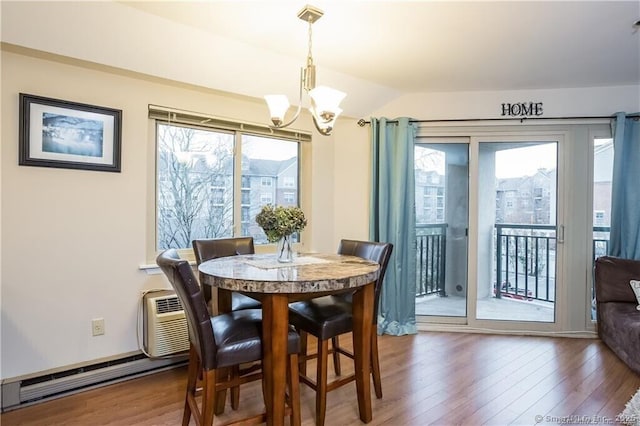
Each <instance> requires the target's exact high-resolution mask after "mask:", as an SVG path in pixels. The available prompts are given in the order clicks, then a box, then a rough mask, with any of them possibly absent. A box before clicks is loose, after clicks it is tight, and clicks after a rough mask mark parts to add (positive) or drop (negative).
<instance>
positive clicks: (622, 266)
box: [595, 256, 640, 374]
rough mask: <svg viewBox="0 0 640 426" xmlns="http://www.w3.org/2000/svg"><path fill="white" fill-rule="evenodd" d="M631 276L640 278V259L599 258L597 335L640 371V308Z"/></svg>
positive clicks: (596, 276)
mask: <svg viewBox="0 0 640 426" xmlns="http://www.w3.org/2000/svg"><path fill="white" fill-rule="evenodd" d="M630 280H640V260H629V259H620V258H616V257H610V256H603V257H599V258H598V259H596V266H595V287H596V313H597V319H598V336H600V338H601V339H602V341H603V342H604V343H605V344H606V345H607V346H609V348H611V350H612V351H613V352H614V353H615V354H616V355H617V356H618V357H619V358H620V359H621V360H622V361H623V362H624V363H625V364H627V365H628V366H629V368H631V369H632V370H633V371H635V372H636V373H638V374H640V311H638V310H637V309H636V306H637V305H638V301H637V299H636V296H635V294H634V292H633V290H632V289H631V286H630V285H629V281H630Z"/></svg>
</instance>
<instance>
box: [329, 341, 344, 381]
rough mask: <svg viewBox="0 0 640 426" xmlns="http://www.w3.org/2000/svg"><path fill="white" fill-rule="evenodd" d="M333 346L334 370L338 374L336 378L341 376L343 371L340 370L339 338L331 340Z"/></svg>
mask: <svg viewBox="0 0 640 426" xmlns="http://www.w3.org/2000/svg"><path fill="white" fill-rule="evenodd" d="M331 346H332V347H333V369H334V371H335V372H336V376H339V375H340V374H341V373H342V369H341V368H340V352H338V349H340V341H339V340H338V336H336V337H332V338H331Z"/></svg>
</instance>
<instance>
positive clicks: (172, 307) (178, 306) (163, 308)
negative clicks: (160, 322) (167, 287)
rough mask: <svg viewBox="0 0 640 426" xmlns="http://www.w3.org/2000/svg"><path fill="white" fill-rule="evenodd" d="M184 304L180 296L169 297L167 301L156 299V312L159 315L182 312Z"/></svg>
mask: <svg viewBox="0 0 640 426" xmlns="http://www.w3.org/2000/svg"><path fill="white" fill-rule="evenodd" d="M182 310H183V308H182V303H180V299H178V296H173V297H168V298H166V299H156V311H157V312H158V314H168V313H170V312H178V311H182Z"/></svg>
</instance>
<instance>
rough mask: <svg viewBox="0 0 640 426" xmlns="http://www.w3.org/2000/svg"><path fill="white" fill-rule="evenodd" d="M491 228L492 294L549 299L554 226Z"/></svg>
mask: <svg viewBox="0 0 640 426" xmlns="http://www.w3.org/2000/svg"><path fill="white" fill-rule="evenodd" d="M495 229H496V231H495V244H496V245H495V247H496V253H495V260H496V269H495V271H496V282H495V283H494V295H495V297H496V298H498V299H500V298H501V297H503V296H507V297H513V298H521V299H526V300H532V299H536V300H543V301H547V302H553V301H554V300H555V271H556V268H555V261H556V227H555V226H552V225H519V224H496V225H495ZM498 283H500V285H498Z"/></svg>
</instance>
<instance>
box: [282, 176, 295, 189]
mask: <svg viewBox="0 0 640 426" xmlns="http://www.w3.org/2000/svg"><path fill="white" fill-rule="evenodd" d="M282 186H284V187H285V188H295V186H296V179H295V178H294V177H292V176H285V177H284V178H283V179H282Z"/></svg>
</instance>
